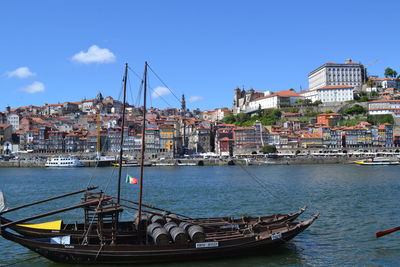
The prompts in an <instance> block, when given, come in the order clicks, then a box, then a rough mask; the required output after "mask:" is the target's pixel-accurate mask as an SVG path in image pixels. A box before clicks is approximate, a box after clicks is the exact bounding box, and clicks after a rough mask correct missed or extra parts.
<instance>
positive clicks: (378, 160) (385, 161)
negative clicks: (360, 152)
mask: <svg viewBox="0 0 400 267" xmlns="http://www.w3.org/2000/svg"><path fill="white" fill-rule="evenodd" d="M354 163H356V164H358V165H399V164H400V161H399V159H397V158H385V157H374V158H369V159H364V160H359V161H354Z"/></svg>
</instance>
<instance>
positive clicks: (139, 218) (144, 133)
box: [137, 61, 147, 229]
mask: <svg viewBox="0 0 400 267" xmlns="http://www.w3.org/2000/svg"><path fill="white" fill-rule="evenodd" d="M146 93H147V61H146V62H144V78H143V99H144V100H143V123H142V148H141V158H140V179H139V207H138V218H137V219H138V221H137V225H138V227H137V228H138V229H140V221H141V219H142V195H143V166H144V151H145V149H146V147H145V141H146Z"/></svg>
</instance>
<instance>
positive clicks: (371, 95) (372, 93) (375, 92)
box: [369, 91, 379, 97]
mask: <svg viewBox="0 0 400 267" xmlns="http://www.w3.org/2000/svg"><path fill="white" fill-rule="evenodd" d="M369 95H370V97H377V96H379V93H378V92H377V91H372V92H371V93H370V94H369Z"/></svg>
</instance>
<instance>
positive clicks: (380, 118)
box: [367, 114, 394, 125]
mask: <svg viewBox="0 0 400 267" xmlns="http://www.w3.org/2000/svg"><path fill="white" fill-rule="evenodd" d="M367 121H368V122H369V123H371V124H374V125H379V124H384V123H389V124H394V119H393V116H392V115H390V114H383V115H368V116H367Z"/></svg>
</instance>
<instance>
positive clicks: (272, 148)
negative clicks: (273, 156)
mask: <svg viewBox="0 0 400 267" xmlns="http://www.w3.org/2000/svg"><path fill="white" fill-rule="evenodd" d="M277 151H278V150H277V149H276V146H274V145H265V146H264V147H263V149H262V152H263V153H264V154H269V153H276V152H277Z"/></svg>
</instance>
